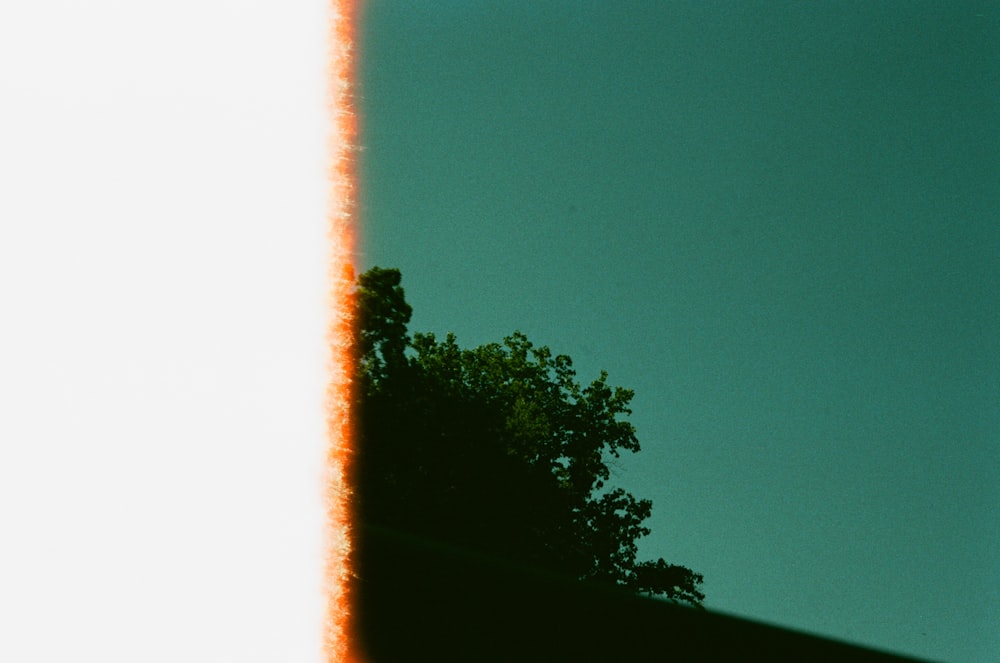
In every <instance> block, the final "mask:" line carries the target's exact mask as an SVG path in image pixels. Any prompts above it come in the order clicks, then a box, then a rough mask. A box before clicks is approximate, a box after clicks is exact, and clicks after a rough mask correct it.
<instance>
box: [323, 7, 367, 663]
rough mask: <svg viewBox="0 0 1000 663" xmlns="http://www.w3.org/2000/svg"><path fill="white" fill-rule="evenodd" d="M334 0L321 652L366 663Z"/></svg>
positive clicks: (346, 170)
mask: <svg viewBox="0 0 1000 663" xmlns="http://www.w3.org/2000/svg"><path fill="white" fill-rule="evenodd" d="M331 3H332V6H331V14H330V26H329V57H330V62H329V72H328V75H329V86H330V87H329V104H330V109H329V110H330V120H331V125H330V126H331V130H330V162H329V186H330V191H329V195H330V199H329V202H328V210H329V211H328V215H329V219H328V221H329V237H330V242H331V246H332V252H331V255H330V265H329V275H328V278H329V312H330V318H329V323H328V324H329V327H328V330H327V341H328V345H329V348H330V355H329V367H328V376H329V381H328V384H327V391H326V431H327V445H328V446H327V453H326V477H325V481H326V484H325V493H326V494H325V500H326V505H325V509H326V519H327V523H326V525H327V558H326V563H325V564H326V566H325V571H324V581H325V588H324V589H325V616H324V636H323V638H324V642H323V651H324V659H325V661H326V662H327V663H347V662H357V661H360V654H359V653H358V651H357V648H356V642H353V641H352V640H354V638H352V630H353V622H352V618H351V596H350V582H349V580H350V566H349V563H350V559H351V510H350V486H349V485H348V482H347V478H348V476H349V474H348V472H349V468H350V463H351V454H352V431H351V411H350V403H351V385H352V381H353V377H354V376H353V370H354V369H353V367H354V361H353V356H352V341H351V339H352V336H353V333H352V331H353V330H352V325H353V324H354V311H353V303H352V297H351V289H352V284H353V271H352V261H351V255H352V252H353V248H354V242H355V237H354V229H355V225H356V219H355V210H356V204H355V195H356V194H355V192H356V189H357V170H356V165H355V151H356V144H357V143H356V141H357V129H358V124H357V115H356V112H355V108H354V102H353V84H354V80H353V78H354V77H353V65H354V45H355V39H354V30H355V26H356V22H355V21H356V3H355V2H354V1H353V0H331Z"/></svg>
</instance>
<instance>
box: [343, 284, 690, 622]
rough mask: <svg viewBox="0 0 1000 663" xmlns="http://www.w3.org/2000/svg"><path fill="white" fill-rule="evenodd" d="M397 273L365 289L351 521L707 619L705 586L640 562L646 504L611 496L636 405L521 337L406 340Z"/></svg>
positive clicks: (630, 447)
mask: <svg viewBox="0 0 1000 663" xmlns="http://www.w3.org/2000/svg"><path fill="white" fill-rule="evenodd" d="M400 283H401V274H400V272H399V271H398V270H395V269H380V268H378V267H375V268H372V269H371V270H369V271H368V272H366V273H364V274H362V275H361V276H360V277H359V278H358V280H357V288H356V292H355V297H356V305H357V309H356V310H357V312H358V324H357V327H356V337H355V347H356V350H357V358H358V373H357V389H356V397H357V410H358V412H359V417H358V419H357V422H358V425H357V431H356V433H357V437H358V440H357V447H358V448H359V449H360V452H359V455H358V463H357V470H356V478H355V481H356V483H357V485H358V491H357V496H358V497H357V503H356V507H357V513H358V516H359V517H360V518H361V520H362V521H363V522H366V523H372V524H377V525H380V526H383V527H388V528H394V529H397V530H408V531H412V532H414V533H418V534H420V535H422V536H427V537H433V538H435V539H437V540H440V541H443V542H448V543H451V544H454V545H458V546H462V547H464V548H467V549H478V550H482V551H486V552H489V553H491V554H494V555H501V556H503V557H505V558H507V559H510V560H513V561H517V562H521V563H525V564H530V565H532V566H534V567H536V568H541V569H545V570H549V571H552V572H558V573H566V574H571V575H572V576H574V577H575V578H578V579H581V580H589V581H594V582H601V583H605V584H609V585H616V586H620V587H624V588H627V589H629V590H631V591H633V592H637V593H639V592H641V593H645V594H648V595H650V596H661V597H664V598H667V599H669V600H672V601H674V602H679V603H686V604H690V605H693V606H700V605H701V602H702V600H703V599H704V595H703V594H702V593H701V592H700V591H699V589H698V587H699V585H700V584H701V582H702V576H701V575H700V574H697V573H694V572H693V571H691V570H690V569H687V568H685V567H683V566H677V565H672V564H668V563H667V562H665V561H664V560H663V559H662V558H661V559H659V560H657V561H655V562H653V561H645V562H639V561H637V560H636V555H637V547H636V540H637V539H639V538H640V537H642V536H645V535H647V534H649V532H650V530H649V529H648V528H646V527H644V526H643V525H642V523H643V521H645V520H646V519H647V518H648V517H649V515H650V513H651V511H652V503H651V502H650V501H649V500H641V499H636V498H635V497H633V496H632V495H631V494H629V493H627V492H626V491H624V490H623V489H621V488H611V487H609V486H607V481H608V479H609V477H610V472H609V470H608V467H607V465H606V463H605V461H606V459H607V458H608V456H612V457H618V456H619V455H620V454H621V453H622V452H623V451H628V452H633V453H634V452H638V451H639V442H638V440H637V439H636V436H635V429H634V428H633V426H632V425H631V424H630V423H628V422H627V421H625V420H624V419H623V418H622V417H625V416H627V415H629V414H631V410H630V409H629V407H628V404H629V402H630V400H631V398H632V396H633V392H632V391H631V390H628V389H623V388H621V387H612V386H610V385H609V384H608V382H607V378H608V375H607V373H606V372H601V374H600V377H598V378H597V379H596V380H594V381H593V382H591V383H590V384H589V385H588V386H586V387H583V386H581V384H579V383H578V382H577V381H576V373H575V371H574V369H573V365H572V361H571V359H570V358H569V357H568V356H566V355H555V356H553V354H552V353H551V351H550V350H549V349H548V348H547V347H535V346H533V345H532V343H531V342H530V341H529V340H528V338H527V337H526V336H525V335H524V334H522V333H520V332H515V333H514V334H512V335H511V336H508V337H507V338H505V339H504V340H503V342H502V343H491V344H487V345H483V346H480V347H477V348H473V349H462V348H460V347H459V346H458V343H457V341H456V338H455V336H454V335H453V334H448V335H447V336H446V338H445V339H444V340H443V341H442V340H438V339H437V338H436V337H435V336H434V335H433V334H415V335H413V336H412V337H411V336H410V335H409V333H408V329H407V325H408V323H409V321H410V316H411V313H412V309H411V307H410V306H409V304H407V303H406V299H405V297H404V291H403V288H402V287H401V285H400Z"/></svg>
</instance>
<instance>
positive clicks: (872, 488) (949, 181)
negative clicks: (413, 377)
mask: <svg viewBox="0 0 1000 663" xmlns="http://www.w3.org/2000/svg"><path fill="white" fill-rule="evenodd" d="M361 53H362V57H361V94H362V96H363V102H362V110H363V118H364V130H363V138H362V147H363V150H364V151H363V153H362V157H363V167H362V172H363V183H362V184H363V186H362V192H361V203H362V204H361V208H362V209H361V216H362V219H363V221H362V223H363V244H362V246H361V251H362V256H361V262H362V266H363V267H368V266H371V265H380V266H384V267H398V268H400V269H401V270H402V272H403V279H404V287H405V288H406V292H407V296H408V299H409V300H410V302H411V304H412V305H413V306H414V317H413V324H412V329H413V330H417V331H433V332H436V333H440V334H443V333H445V332H447V331H454V332H456V333H457V334H458V337H459V342H460V343H462V344H463V345H466V346H473V345H478V344H480V343H486V342H492V341H499V340H501V339H502V338H503V337H504V336H505V335H507V334H510V333H511V332H512V331H514V330H515V329H520V330H522V331H524V332H525V333H527V334H528V336H529V338H530V339H532V341H534V342H535V343H536V344H539V345H548V346H550V347H551V348H552V349H553V351H555V352H557V353H565V354H569V355H570V356H572V357H573V359H574V362H575V364H576V366H577V369H578V372H579V376H580V377H581V379H583V380H586V381H589V380H590V379H592V378H594V377H596V375H597V373H598V371H599V370H600V369H602V368H603V369H607V370H608V371H609V373H610V380H611V382H612V383H614V384H618V385H622V386H625V387H629V388H633V389H635V391H636V396H635V399H634V415H633V417H632V421H633V423H634V424H635V425H636V427H637V428H638V434H639V439H640V442H641V443H642V445H643V450H642V452H641V453H640V454H638V455H636V456H635V457H634V458H630V459H625V460H623V461H621V462H620V463H619V464H618V465H617V466H616V468H615V473H616V474H615V476H616V478H617V481H618V483H619V484H620V485H622V486H623V487H625V488H627V489H628V490H630V491H632V492H633V493H635V494H636V495H637V496H639V497H648V498H651V499H652V500H653V504H654V511H653V517H652V518H651V519H650V521H649V525H650V526H651V528H652V530H653V534H652V535H651V536H649V537H647V538H646V539H644V540H643V541H642V545H641V548H640V553H641V555H642V556H644V557H647V558H649V557H651V558H655V557H659V556H663V557H666V558H667V559H668V560H669V561H672V562H676V563H682V564H685V565H687V566H690V567H692V568H693V569H695V570H697V571H699V572H702V573H704V574H705V577H706V583H705V588H704V589H705V591H706V593H707V595H708V601H707V605H708V607H710V608H711V609H714V610H719V611H723V612H727V613H732V614H737V615H742V616H747V617H750V618H753V619H757V620H762V621H767V622H771V623H776V624H780V625H783V626H788V627H792V628H797V629H802V630H806V631H810V632H814V633H820V634H823V635H827V636H831V637H836V638H839V639H845V640H849V641H854V642H859V643H861V644H865V645H868V646H873V647H877V648H882V649H889V650H893V651H897V652H901V653H904V654H909V655H913V656H919V657H924V658H928V659H935V660H943V661H956V662H957V661H987V660H996V656H997V654H998V652H1000V519H998V518H997V516H996V510H997V507H998V505H1000V482H998V477H1000V309H998V307H997V302H996V299H997V292H998V291H1000V223H998V212H1000V150H998V145H997V142H998V141H997V137H998V136H1000V92H998V90H1000V5H998V4H997V3H996V2H962V3H952V2H908V3H881V4H876V3H871V2H837V3H832V2H827V3H798V2H740V3H735V2H725V3H723V2H712V3H706V2H686V3H679V2H652V1H651V2H634V1H624V0H616V1H615V2H555V1H551V0H550V1H547V2H537V1H535V2H527V1H520V0H505V1H504V2H502V3H486V2H475V1H470V0H467V1H461V2H459V1H457V0H449V1H438V2H427V1H426V0H412V1H406V0H391V1H386V0H370V1H369V2H368V3H367V10H366V17H365V21H364V26H363V38H362V43H361Z"/></svg>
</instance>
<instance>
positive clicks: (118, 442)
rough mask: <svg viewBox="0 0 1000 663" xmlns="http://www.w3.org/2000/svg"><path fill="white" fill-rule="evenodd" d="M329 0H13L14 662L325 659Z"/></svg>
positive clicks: (9, 567) (9, 32)
mask: <svg viewBox="0 0 1000 663" xmlns="http://www.w3.org/2000/svg"><path fill="white" fill-rule="evenodd" d="M325 8H326V2H325V0H302V1H299V0H240V1H239V2H229V1H224V0H171V1H170V2H142V1H139V2H136V1H134V0H119V1H114V0H88V2H77V1H72V0H64V1H58V0H37V1H28V2H17V1H15V2H0V660H3V661H11V662H14V661H17V662H19V663H54V662H57V661H83V662H90V661H101V662H102V663H107V662H111V663H134V662H136V661H143V662H154V663H177V662H178V661H194V662H199V663H200V662H204V663H223V662H228V661H234V662H235V661H239V662H240V663H249V662H254V663H275V662H277V661H282V662H284V661H287V662H292V661H295V662H299V661H305V662H310V663H312V662H314V661H319V660H320V646H321V642H320V637H321V629H320V611H321V602H320V600H321V594H320V578H321V553H322V548H321V533H322V527H323V521H322V511H321V506H322V503H321V500H320V493H319V489H320V484H319V475H320V470H321V463H322V451H323V429H322V422H323V420H322V410H321V402H322V396H323V357H324V355H323V345H322V344H323V332H324V329H323V323H324V309H323V307H324V304H325V292H324V286H325V279H326V264H325V260H326V251H327V246H326V237H325V232H326V221H325V218H324V215H325V204H326V189H325V184H324V176H325V166H326V163H325V158H326V157H325V153H326V143H325V111H326V108H325V67H326V52H325V42H324V40H325V38H326V23H325Z"/></svg>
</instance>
